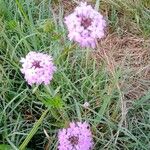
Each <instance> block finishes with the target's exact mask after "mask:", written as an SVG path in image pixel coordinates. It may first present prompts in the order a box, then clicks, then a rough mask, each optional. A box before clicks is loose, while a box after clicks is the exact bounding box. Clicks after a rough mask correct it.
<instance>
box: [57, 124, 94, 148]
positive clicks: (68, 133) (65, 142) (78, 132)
mask: <svg viewBox="0 0 150 150" xmlns="http://www.w3.org/2000/svg"><path fill="white" fill-rule="evenodd" d="M58 140H59V145H58V149H59V150H91V149H92V146H93V140H92V134H91V131H90V129H89V124H88V123H86V122H83V123H81V122H76V123H75V122H72V123H70V125H69V128H67V129H62V130H60V131H59V133H58Z"/></svg>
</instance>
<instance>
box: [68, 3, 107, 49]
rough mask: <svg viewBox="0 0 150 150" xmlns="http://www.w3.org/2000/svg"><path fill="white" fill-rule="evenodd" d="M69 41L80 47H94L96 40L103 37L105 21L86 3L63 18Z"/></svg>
mask: <svg viewBox="0 0 150 150" xmlns="http://www.w3.org/2000/svg"><path fill="white" fill-rule="evenodd" d="M65 24H66V26H67V28H68V30H69V34H68V37H69V39H70V40H73V41H75V42H78V43H79V44H80V45H81V46H82V47H92V48H95V47H96V40H97V39H101V38H102V37H103V36H104V29H105V27H106V21H105V20H104V17H103V16H102V15H101V14H100V13H99V12H97V11H96V10H94V9H93V8H92V7H91V6H90V5H87V3H86V2H85V3H83V2H81V3H80V6H78V7H76V8H75V11H74V12H73V13H72V14H70V15H69V16H67V17H65Z"/></svg>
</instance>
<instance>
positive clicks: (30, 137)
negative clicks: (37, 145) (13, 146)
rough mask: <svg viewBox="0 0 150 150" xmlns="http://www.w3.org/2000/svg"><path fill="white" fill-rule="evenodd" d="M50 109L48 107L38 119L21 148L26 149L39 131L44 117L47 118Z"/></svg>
mask: <svg viewBox="0 0 150 150" xmlns="http://www.w3.org/2000/svg"><path fill="white" fill-rule="evenodd" d="M48 110H49V109H46V110H45V111H44V112H43V113H42V115H41V117H40V119H39V120H37V121H36V122H35V124H34V126H33V128H32V130H31V131H30V133H29V134H28V135H27V137H26V139H25V140H24V141H23V143H22V144H21V145H20V147H19V150H24V149H25V148H26V146H27V145H28V143H29V142H30V140H31V139H32V137H33V136H34V134H35V133H36V132H37V130H38V128H39V126H40V125H41V123H42V121H43V119H44V118H45V116H46V114H47V112H48Z"/></svg>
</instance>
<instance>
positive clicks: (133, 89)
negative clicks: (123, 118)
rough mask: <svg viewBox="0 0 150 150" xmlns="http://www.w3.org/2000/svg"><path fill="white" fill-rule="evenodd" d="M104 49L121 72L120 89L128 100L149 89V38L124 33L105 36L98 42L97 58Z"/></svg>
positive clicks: (138, 96) (139, 95)
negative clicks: (120, 35)
mask: <svg viewBox="0 0 150 150" xmlns="http://www.w3.org/2000/svg"><path fill="white" fill-rule="evenodd" d="M103 50H105V51H106V52H107V54H108V55H110V56H109V57H111V59H112V60H113V61H112V62H113V63H114V64H113V65H114V66H115V68H116V69H121V71H122V72H123V76H122V83H120V85H121V89H122V91H123V93H124V96H125V98H127V99H128V100H131V99H138V98H140V97H141V96H143V95H144V94H145V93H146V92H147V91H148V90H149V89H150V39H147V40H144V39H143V38H140V37H137V36H134V35H131V34H129V33H128V34H126V35H125V36H123V37H119V36H118V35H116V34H112V35H109V36H107V37H106V38H105V39H104V40H103V41H101V42H100V46H99V52H97V54H96V57H97V59H99V58H101V57H100V56H101V51H103Z"/></svg>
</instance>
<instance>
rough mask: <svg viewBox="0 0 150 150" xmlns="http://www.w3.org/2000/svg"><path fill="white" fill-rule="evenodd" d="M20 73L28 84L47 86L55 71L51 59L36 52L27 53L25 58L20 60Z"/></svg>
mask: <svg viewBox="0 0 150 150" xmlns="http://www.w3.org/2000/svg"><path fill="white" fill-rule="evenodd" d="M20 62H21V63H22V68H21V72H22V73H23V74H24V76H25V79H26V81H27V82H28V84H30V85H32V84H41V83H44V84H45V85H47V84H49V83H50V81H51V80H52V78H53V74H54V72H55V71H56V67H55V66H54V64H53V62H52V57H51V56H49V55H47V54H43V53H37V52H33V51H31V52H29V53H28V54H27V55H26V57H25V58H21V60H20Z"/></svg>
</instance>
